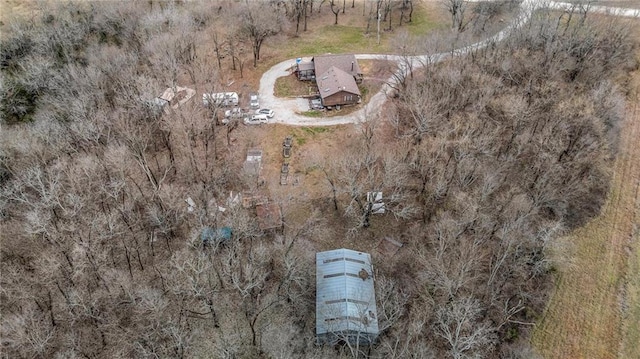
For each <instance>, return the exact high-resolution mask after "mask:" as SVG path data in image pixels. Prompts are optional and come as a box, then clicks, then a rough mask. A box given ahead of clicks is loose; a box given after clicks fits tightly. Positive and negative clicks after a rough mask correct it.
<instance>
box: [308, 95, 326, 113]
mask: <svg viewBox="0 0 640 359" xmlns="http://www.w3.org/2000/svg"><path fill="white" fill-rule="evenodd" d="M323 108H324V106H322V100H320V99H319V98H315V99H311V100H309V109H311V110H322V109H323Z"/></svg>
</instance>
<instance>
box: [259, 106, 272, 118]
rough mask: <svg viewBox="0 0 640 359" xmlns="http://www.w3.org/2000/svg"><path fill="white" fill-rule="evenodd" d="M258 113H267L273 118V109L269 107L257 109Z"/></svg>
mask: <svg viewBox="0 0 640 359" xmlns="http://www.w3.org/2000/svg"><path fill="white" fill-rule="evenodd" d="M256 115H267V117H268V118H273V110H270V109H268V108H261V109H259V110H256Z"/></svg>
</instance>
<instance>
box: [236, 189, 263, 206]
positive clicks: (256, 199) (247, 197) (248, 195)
mask: <svg viewBox="0 0 640 359" xmlns="http://www.w3.org/2000/svg"><path fill="white" fill-rule="evenodd" d="M265 203H267V196H265V195H263V194H260V193H254V192H250V191H245V192H242V207H244V208H251V207H255V206H258V205H261V204H265Z"/></svg>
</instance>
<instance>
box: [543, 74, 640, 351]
mask: <svg viewBox="0 0 640 359" xmlns="http://www.w3.org/2000/svg"><path fill="white" fill-rule="evenodd" d="M634 77H635V79H636V81H635V83H636V91H635V92H636V94H637V93H638V91H639V90H640V86H637V84H638V83H640V74H638V73H636V74H635V75H634ZM635 98H636V100H635V101H629V102H630V104H631V105H630V108H628V110H627V117H626V119H625V121H624V122H623V124H622V131H621V142H620V149H619V152H618V155H617V158H616V162H615V166H614V172H613V178H612V182H611V189H610V192H609V198H608V199H607V201H606V203H605V206H604V207H603V209H602V212H601V214H600V216H599V217H597V218H595V219H594V220H593V221H591V222H590V223H588V224H587V225H586V226H584V227H582V228H579V229H577V230H576V231H575V232H574V233H572V234H571V235H569V236H568V237H566V238H564V239H563V241H566V243H568V245H569V246H570V248H572V249H573V250H574V251H575V252H573V253H570V254H569V255H568V256H567V257H569V258H570V260H571V263H569V264H567V265H560V270H559V275H558V277H557V279H558V280H557V283H556V284H557V286H556V291H555V293H554V295H553V297H552V299H551V301H550V302H549V306H548V308H547V312H546V313H545V316H544V318H543V320H542V321H541V322H540V324H539V326H538V327H537V328H536V331H535V332H534V336H533V344H534V346H535V347H537V349H538V350H539V351H540V353H541V354H542V355H543V356H544V357H545V358H638V357H640V352H638V350H639V349H640V348H639V345H640V344H638V342H637V341H636V340H637V338H638V335H639V334H638V332H637V331H638V321H639V320H640V318H639V316H640V313H639V312H640V310H639V309H638V306H640V302H638V287H637V285H638V284H637V283H638V278H637V277H638V275H639V273H638V265H637V264H638V263H637V261H638V260H639V257H638V256H637V255H636V256H634V255H633V254H634V253H637V249H638V247H637V246H638V245H640V244H639V243H638V226H639V225H640V197H639V187H640V146H638V144H639V143H640V109H639V108H638V101H639V100H640V97H638V96H637V95H636V96H635ZM556 255H557V253H556ZM558 257H564V256H558ZM629 270H631V271H632V272H629ZM633 281H635V283H636V286H634V285H633ZM630 284H631V285H630ZM629 294H631V295H629ZM625 338H626V339H625ZM634 338H635V339H634Z"/></svg>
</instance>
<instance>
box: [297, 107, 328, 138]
mask: <svg viewBox="0 0 640 359" xmlns="http://www.w3.org/2000/svg"><path fill="white" fill-rule="evenodd" d="M316 112H319V111H316ZM302 131H304V132H306V133H308V134H310V135H315V134H316V133H325V132H327V131H329V129H328V128H326V127H303V128H302Z"/></svg>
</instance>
